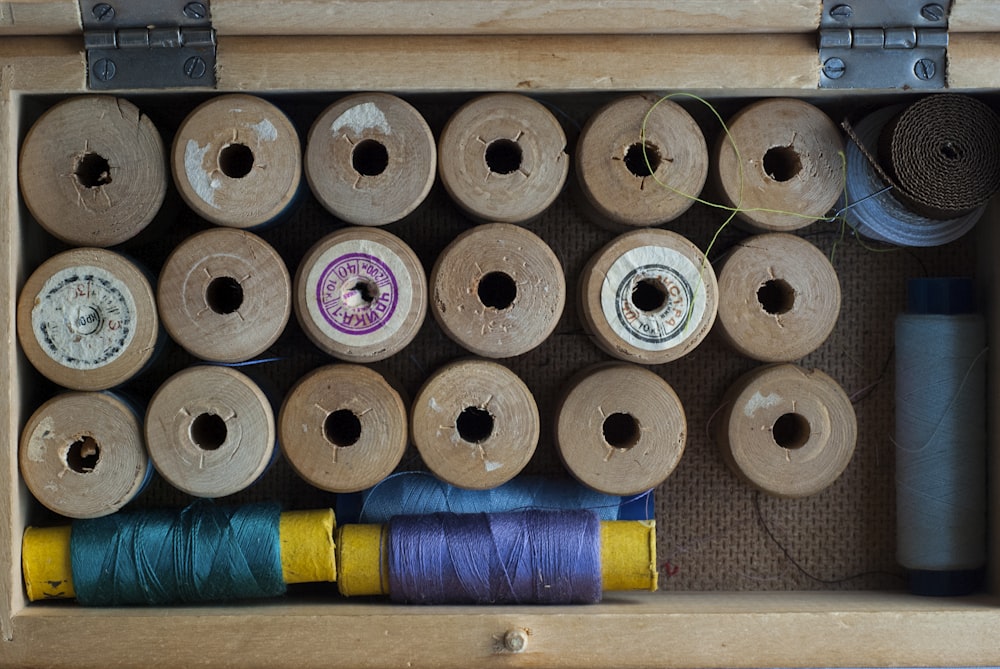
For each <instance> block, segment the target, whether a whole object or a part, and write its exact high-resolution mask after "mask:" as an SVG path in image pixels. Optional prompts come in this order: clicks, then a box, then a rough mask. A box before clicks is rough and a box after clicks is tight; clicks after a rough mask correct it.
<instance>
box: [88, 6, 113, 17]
mask: <svg viewBox="0 0 1000 669" xmlns="http://www.w3.org/2000/svg"><path fill="white" fill-rule="evenodd" d="M90 12H91V14H93V15H94V18H95V19H97V20H98V21H110V20H111V19H113V18H115V8H114V7H112V6H111V5H109V4H108V3H106V2H100V3H98V4H96V5H94V7H93V9H91V10H90Z"/></svg>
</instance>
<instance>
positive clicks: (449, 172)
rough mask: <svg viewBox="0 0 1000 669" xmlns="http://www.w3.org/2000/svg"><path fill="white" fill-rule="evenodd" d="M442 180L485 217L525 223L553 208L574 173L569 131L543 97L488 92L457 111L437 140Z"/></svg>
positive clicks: (462, 203) (460, 200) (475, 214)
mask: <svg viewBox="0 0 1000 669" xmlns="http://www.w3.org/2000/svg"><path fill="white" fill-rule="evenodd" d="M438 170H439V172H440V174H441V183H442V184H444V187H445V190H447V191H448V194H449V195H451V197H452V199H453V200H454V201H455V203H456V204H458V206H459V207H461V208H462V209H464V210H465V212H466V213H467V214H469V216H471V217H472V218H474V219H477V220H480V221H488V222H499V223H523V222H525V221H528V220H530V219H532V218H534V217H536V216H538V215H539V214H541V213H542V212H543V211H545V209H547V208H548V206H549V205H550V204H552V202H553V201H555V199H556V196H557V195H559V193H560V191H561V190H562V187H563V185H564V184H565V183H566V175H567V174H568V173H569V156H567V155H566V134H565V133H564V132H563V129H562V127H561V126H560V125H559V122H558V121H556V119H555V117H554V116H553V115H552V114H551V113H550V112H549V110H547V109H546V108H545V107H544V106H542V105H541V104H540V103H538V102H535V101H534V100H532V99H531V98H527V97H525V96H523V95H517V94H514V93H496V94H491V95H483V96H480V97H478V98H475V99H474V100H471V101H469V102H467V103H466V104H465V105H463V106H462V107H461V108H460V109H459V110H458V111H457V112H455V113H454V115H452V117H451V118H450V119H449V120H448V123H447V124H446V125H445V127H444V130H443V131H442V132H441V138H440V140H439V141H438Z"/></svg>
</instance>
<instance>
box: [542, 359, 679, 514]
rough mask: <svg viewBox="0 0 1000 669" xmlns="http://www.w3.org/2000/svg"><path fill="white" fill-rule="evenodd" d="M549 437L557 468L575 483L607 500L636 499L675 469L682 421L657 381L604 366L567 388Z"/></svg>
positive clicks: (638, 371) (672, 396)
mask: <svg viewBox="0 0 1000 669" xmlns="http://www.w3.org/2000/svg"><path fill="white" fill-rule="evenodd" d="M555 437H556V445H557V446H558V448H559V454H560V456H561V457H562V461H563V464H565V465H566V468H567V469H568V470H569V471H570V473H571V474H573V476H574V477H576V479H577V480H578V481H580V482H581V483H583V484H584V485H586V486H589V487H590V488H593V489H594V490H597V491H599V492H603V493H606V494H609V495H636V494H639V493H642V492H645V491H647V490H650V489H651V488H655V487H656V486H658V485H659V484H660V483H662V482H663V481H665V480H666V479H667V477H668V476H670V474H671V473H672V472H673V471H674V468H676V467H677V463H679V462H680V459H681V456H682V455H683V454H684V445H685V442H686V440H687V420H686V418H685V416H684V407H683V405H682V404H681V401H680V398H678V397H677V393H675V392H674V390H673V388H671V387H670V384H668V383H667V382H666V381H664V380H663V379H662V378H660V377H659V376H657V375H656V374H654V373H653V372H651V371H649V370H648V369H645V368H643V367H638V366H636V365H629V364H625V363H620V362H613V363H605V364H601V365H597V366H596V367H594V368H592V369H590V370H586V371H584V372H583V373H581V374H580V375H578V377H577V378H576V379H574V380H573V381H572V382H571V383H570V385H569V388H568V390H567V391H566V393H565V394H564V395H563V398H562V401H561V403H560V405H559V409H558V412H557V417H556V433H555Z"/></svg>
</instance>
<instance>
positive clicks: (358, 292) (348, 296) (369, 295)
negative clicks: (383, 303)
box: [340, 279, 379, 309]
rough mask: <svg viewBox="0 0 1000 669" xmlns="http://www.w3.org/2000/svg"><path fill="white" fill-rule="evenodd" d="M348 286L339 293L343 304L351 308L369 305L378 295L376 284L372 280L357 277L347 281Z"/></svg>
mask: <svg viewBox="0 0 1000 669" xmlns="http://www.w3.org/2000/svg"><path fill="white" fill-rule="evenodd" d="M347 285H348V288H347V289H346V290H345V291H344V292H343V293H341V295H340V299H341V300H342V301H343V303H344V305H345V306H347V307H349V308H351V309H359V308H364V307H368V306H371V303H372V302H374V301H375V298H377V297H378V294H379V293H378V285H376V284H375V282H374V281H369V280H367V279H358V280H357V281H353V282H351V281H348V282H347Z"/></svg>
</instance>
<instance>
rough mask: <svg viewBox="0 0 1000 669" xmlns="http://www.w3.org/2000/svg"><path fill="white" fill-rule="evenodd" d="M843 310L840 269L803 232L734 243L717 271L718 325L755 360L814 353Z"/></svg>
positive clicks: (730, 341) (734, 343) (742, 350)
mask: <svg viewBox="0 0 1000 669" xmlns="http://www.w3.org/2000/svg"><path fill="white" fill-rule="evenodd" d="M839 315H840V281H839V280H838V278H837V272H836V270H834V269H833V265H831V264H830V261H829V260H827V258H826V256H825V255H824V254H823V253H822V252H821V251H820V250H819V249H818V248H816V247H815V246H814V245H812V244H810V243H809V242H807V241H806V240H804V239H802V238H801V237H796V236H794V235H789V234H785V233H770V234H765V235H758V236H756V237H750V238H749V239H746V240H744V241H742V242H740V243H739V244H737V245H736V247H735V248H734V249H733V250H732V251H731V252H730V254H729V255H728V257H727V258H726V260H725V264H724V265H723V267H722V270H721V271H720V272H719V319H718V321H717V323H718V327H719V331H720V332H721V333H722V335H723V336H724V337H725V338H726V340H727V341H728V342H729V343H730V344H731V345H732V346H733V348H735V349H736V350H737V351H739V352H740V353H742V354H743V355H745V356H747V357H750V358H754V359H755V360H761V361H764V362H785V361H792V360H798V359H799V358H802V357H803V356H805V355H808V354H809V353H812V352H813V351H815V350H816V349H817V348H819V347H820V346H821V345H822V344H823V342H825V341H826V339H827V337H829V336H830V333H831V332H832V331H833V328H834V326H835V325H836V324H837V317H838V316H839Z"/></svg>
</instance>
